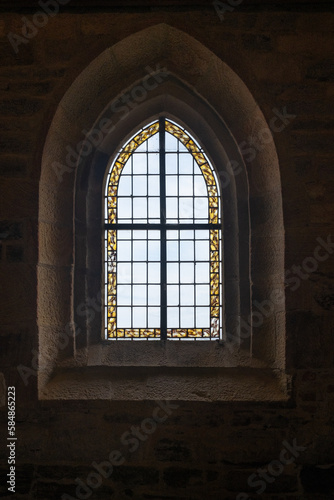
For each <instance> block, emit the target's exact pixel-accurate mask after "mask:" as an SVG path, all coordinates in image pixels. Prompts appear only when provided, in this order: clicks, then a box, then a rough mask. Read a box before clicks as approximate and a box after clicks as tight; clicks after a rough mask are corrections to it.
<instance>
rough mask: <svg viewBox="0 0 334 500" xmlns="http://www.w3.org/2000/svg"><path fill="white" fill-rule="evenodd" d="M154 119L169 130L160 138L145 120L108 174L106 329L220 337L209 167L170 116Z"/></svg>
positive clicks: (120, 334) (215, 212)
mask: <svg viewBox="0 0 334 500" xmlns="http://www.w3.org/2000/svg"><path fill="white" fill-rule="evenodd" d="M161 123H162V124H163V125H162V126H165V130H166V131H168V132H169V133H166V132H164V133H165V140H164V138H161V133H160V138H159V134H158V133H157V132H158V130H159V122H155V123H153V124H151V125H149V126H148V127H147V128H146V129H143V130H142V131H141V132H140V133H139V134H137V136H135V137H134V138H133V139H132V140H130V141H129V143H128V144H127V145H126V146H125V148H123V150H122V151H121V152H120V154H119V156H118V158H117V159H116V161H115V162H114V165H113V168H112V169H111V172H110V175H109V181H108V187H107V196H106V213H107V215H108V219H107V220H106V240H107V244H106V285H107V286H106V288H107V292H106V293H107V301H106V302H107V304H106V316H105V324H106V330H107V334H106V337H107V338H109V339H136V338H137V339H145V338H146V339H157V338H161V337H162V336H163V335H165V336H167V337H168V338H170V339H181V338H183V339H188V340H190V339H203V340H204V339H205V338H207V339H210V338H219V327H220V325H219V317H220V308H221V303H222V300H221V283H220V281H221V280H220V272H221V270H220V259H219V254H220V245H221V241H220V238H221V235H220V233H221V231H220V230H219V229H218V227H219V226H218V224H219V222H220V213H219V210H220V208H219V204H218V189H217V182H216V177H215V173H214V171H213V169H212V168H211V167H210V166H209V163H208V161H207V159H206V157H205V156H204V153H203V152H202V151H201V150H200V149H199V147H198V146H197V145H196V144H195V143H194V141H193V140H192V139H191V138H190V136H189V135H188V134H186V133H185V132H184V131H183V130H182V129H180V128H179V127H178V126H177V125H176V124H174V123H172V122H170V121H167V120H166V121H164V122H163V121H162V120H161V119H160V124H161ZM171 134H173V135H171ZM164 142H165V152H163V154H164V155H165V156H164V161H163V163H161V148H162V146H164ZM189 153H191V154H189ZM161 165H162V167H161ZM160 169H161V170H160ZM162 172H163V173H164V174H165V175H162V178H161V173H162ZM161 179H162V180H163V182H162V181H161V184H160V180H161ZM161 214H163V216H161ZM208 222H209V223H208ZM113 224H115V226H114V228H115V229H112V227H113V226H112V225H113ZM136 224H137V225H138V226H137V228H138V229H136V228H135V227H136V226H135V225H136ZM154 224H156V226H154ZM199 224H200V226H199ZM189 225H190V227H192V228H194V229H190V228H189ZM172 227H173V228H175V227H178V228H180V229H168V228H172ZM212 227H217V229H212ZM154 228H156V229H157V230H154ZM197 228H199V229H197ZM162 256H163V257H164V258H163V259H161V257H162ZM165 275H166V276H165ZM164 283H165V285H164ZM162 289H166V293H162ZM162 302H163V303H162ZM163 310H166V312H167V320H166V326H165V327H163V330H165V333H164V332H163V331H161V324H162V323H164V321H165V320H163V319H162V318H163V317H162V316H161V311H163ZM161 322H162V323H161Z"/></svg>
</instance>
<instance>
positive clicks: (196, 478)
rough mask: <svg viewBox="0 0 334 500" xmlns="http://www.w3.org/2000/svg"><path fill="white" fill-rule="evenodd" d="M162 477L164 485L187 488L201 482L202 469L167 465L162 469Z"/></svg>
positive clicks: (198, 484)
mask: <svg viewBox="0 0 334 500" xmlns="http://www.w3.org/2000/svg"><path fill="white" fill-rule="evenodd" d="M163 479H164V482H165V483H166V485H167V486H169V487H171V488H187V487H191V486H200V485H202V484H203V479H202V471H201V470H200V469H186V468H181V467H169V468H167V469H165V470H164V472H163Z"/></svg>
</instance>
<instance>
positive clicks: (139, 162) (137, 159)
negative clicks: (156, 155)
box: [132, 149, 147, 174]
mask: <svg viewBox="0 0 334 500" xmlns="http://www.w3.org/2000/svg"><path fill="white" fill-rule="evenodd" d="M136 151H138V149H137V150H136ZM132 161H133V164H132V170H133V173H134V174H147V162H146V154H137V153H134V154H133V159H132Z"/></svg>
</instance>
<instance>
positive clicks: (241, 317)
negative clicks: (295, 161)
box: [38, 24, 285, 399]
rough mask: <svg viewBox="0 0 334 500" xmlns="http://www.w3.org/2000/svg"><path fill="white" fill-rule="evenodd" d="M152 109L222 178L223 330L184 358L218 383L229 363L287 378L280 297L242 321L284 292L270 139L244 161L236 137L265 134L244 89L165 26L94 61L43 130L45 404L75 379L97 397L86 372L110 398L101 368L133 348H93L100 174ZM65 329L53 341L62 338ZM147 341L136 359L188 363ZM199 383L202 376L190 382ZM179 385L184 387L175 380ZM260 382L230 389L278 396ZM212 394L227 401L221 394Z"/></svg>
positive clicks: (69, 391) (80, 390)
mask: <svg viewBox="0 0 334 500" xmlns="http://www.w3.org/2000/svg"><path fill="white" fill-rule="evenodd" d="M180 47H182V57H180V54H179V53H180V50H179V49H180ZM148 48H149V49H148ZM157 61H158V64H157ZM185 62H186V63H185ZM188 63H189V64H188ZM149 78H151V79H150V80H149ZM148 82H149V87H151V88H150V89H149V88H148V85H146V86H145V83H146V84H147V83H148ZM154 82H155V83H157V85H155V84H153V83H154ZM218 82H219V84H218ZM138 89H139V90H138ZM140 89H141V90H140ZM131 99H132V100H131ZM161 113H164V114H165V115H166V116H167V117H169V118H170V119H171V120H176V121H177V122H178V123H180V124H181V126H183V127H184V128H186V129H187V130H189V131H190V132H191V133H192V135H193V136H194V137H195V138H196V139H197V140H198V141H199V143H201V144H205V149H206V151H208V154H209V155H210V157H211V159H212V164H213V165H215V167H216V169H217V175H218V176H219V178H220V182H221V185H222V210H223V213H224V216H225V220H224V242H226V243H224V267H225V277H224V294H225V297H224V301H225V311H226V313H225V329H226V332H227V333H228V335H229V336H228V338H225V339H224V342H223V344H224V345H215V346H213V347H211V348H210V349H211V350H208V351H204V350H203V349H202V351H201V352H198V353H197V354H196V355H195V361H194V366H196V367H198V368H200V367H204V366H216V367H217V366H220V367H225V372H224V375H221V377H222V380H224V377H225V378H226V377H227V378H228V377H229V372H228V370H229V368H228V367H230V368H231V367H233V368H235V367H238V366H244V367H245V366H246V367H247V369H249V370H251V371H250V373H251V376H252V377H253V376H257V375H256V374H257V371H256V370H258V369H259V368H260V367H267V368H273V369H276V370H278V372H279V373H280V374H281V375H282V376H283V379H284V374H283V371H284V365H285V335H284V324H285V319H284V301H282V300H281V301H280V303H279V304H278V305H277V304H275V310H274V312H273V314H271V315H270V316H269V317H266V318H263V319H262V324H261V327H258V328H254V327H253V326H252V321H251V319H252V303H253V302H254V300H255V299H256V300H257V302H261V301H263V300H265V299H267V298H268V294H269V296H270V294H271V293H273V292H275V293H276V294H282V293H283V290H284V285H283V283H284V262H283V248H284V233H283V217H282V200H281V187H280V175H279V165H278V160H277V155H276V151H275V147H274V143H273V142H269V143H268V144H266V147H265V148H263V149H262V150H261V151H258V152H257V154H256V155H255V157H254V158H253V159H252V161H247V160H248V159H247V157H246V151H245V149H244V148H242V143H243V141H245V138H246V137H248V135H249V132H250V130H251V129H252V131H253V133H255V134H256V133H257V132H259V131H261V130H263V129H268V126H267V124H266V122H265V119H264V117H263V115H262V113H261V111H260V109H259V108H258V106H257V105H256V102H255V101H254V99H253V98H252V96H251V94H250V92H249V91H248V89H247V87H246V86H245V85H244V83H243V82H242V81H241V80H240V78H239V77H238V76H237V75H236V74H235V73H234V72H233V70H232V69H231V68H229V67H228V66H227V65H226V64H224V63H223V62H222V61H220V60H219V59H218V58H217V57H216V56H215V55H214V54H213V53H211V52H210V51H209V50H208V49H206V48H205V47H204V46H203V45H201V44H200V43H199V42H198V41H196V40H194V39H193V38H192V37H190V36H188V35H186V34H185V33H183V32H181V31H179V30H176V29H175V28H171V27H170V26H167V25H163V24H162V25H157V26H154V27H151V28H148V29H146V30H143V31H141V32H138V33H136V34H133V35H131V36H129V37H128V38H126V39H125V40H123V41H122V42H119V43H118V44H116V45H115V46H114V47H111V48H108V49H106V50H105V51H104V52H103V53H102V54H101V55H100V56H99V57H97V58H96V59H95V60H94V61H92V62H91V63H90V64H89V65H88V66H87V68H86V69H84V70H83V71H82V73H81V74H80V75H79V77H78V78H77V79H76V80H75V81H74V82H73V84H72V85H71V87H70V88H69V89H68V91H67V92H66V94H65V95H64V97H63V99H62V100H61V102H60V103H59V106H58V108H57V111H56V113H55V116H54V118H53V120H52V123H51V126H50V129H49V133H48V136H47V139H46V143H45V147H44V153H43V159H42V168H41V180H40V215H39V217H40V228H39V234H40V251H39V265H38V273H39V279H38V327H39V351H40V366H41V367H42V369H41V370H40V374H39V391H40V397H41V398H47V399H48V398H54V397H60V398H62V397H63V398H71V397H73V384H74V385H75V386H76V387H77V393H76V394H77V396H78V395H80V397H84V398H86V397H96V396H93V392H94V391H93V392H92V391H91V390H90V389H89V387H91V386H90V384H89V383H88V385H87V380H91V378H93V379H94V378H95V379H96V378H97V379H99V380H100V382H101V387H102V386H103V387H104V389H102V388H101V391H100V392H99V396H98V397H101V398H105V397H106V398H109V397H117V396H115V395H113V396H111V392H112V389H111V386H112V384H111V382H106V381H108V380H110V379H109V375H108V367H109V366H113V365H114V363H115V359H120V358H121V359H122V360H123V362H124V365H127V364H131V363H133V358H134V356H135V354H137V355H138V353H134V352H133V347H131V348H129V351H128V352H127V353H120V352H119V350H117V349H118V348H117V349H114V350H110V349H108V348H106V346H105V345H104V344H103V342H102V343H101V336H100V332H101V311H100V305H101V265H102V262H101V257H98V255H101V252H100V254H98V250H99V249H101V245H102V242H101V237H100V231H101V220H102V218H101V215H102V203H101V199H102V197H101V192H102V185H103V182H102V181H103V178H104V175H105V171H106V169H107V166H108V164H109V162H110V159H111V158H112V156H113V154H115V151H117V149H118V148H119V147H120V146H121V145H122V144H124V141H125V140H126V139H128V138H130V137H131V135H133V134H134V132H135V131H136V130H138V128H140V126H142V124H144V123H145V122H147V121H148V120H152V119H154V118H155V117H156V116H159V115H160V114H161ZM83 132H84V133H83ZM259 207H260V210H258V208H259ZM259 213H260V216H259ZM64 248H65V251H64ZM99 294H100V295H99ZM245 325H246V326H245ZM64 332H67V333H66V335H65V340H64V341H63V344H64V346H63V347H62V346H61V344H60V343H59V339H61V338H64ZM65 344H66V345H65ZM224 346H225V349H224ZM152 349H156V348H155V347H153V346H152V347H150V348H149V349H148V350H147V352H146V355H145V356H144V365H145V364H146V365H148V366H152V365H153V366H152V367H154V366H157V365H161V364H162V365H165V366H166V367H168V366H177V367H180V366H187V361H186V359H187V353H185V352H184V351H183V350H182V349H180V351H179V352H178V353H176V355H175V348H174V347H171V346H170V345H166V347H165V351H164V352H161V351H157V350H156V351H153V350H152ZM152 359H153V362H152ZM188 366H189V365H188ZM89 367H90V368H89ZM78 369H80V370H83V373H84V376H83V377H82V378H78V377H77V371H76V370H78ZM101 369H102V372H101ZM65 373H66V377H65V375H64V374H65ZM89 374H90V375H89ZM70 380H72V382H71V384H72V386H71V388H70V387H69V383H70V382H69V381H70ZM273 380H274V379H273ZM202 382H203V381H202V379H201V377H200V376H199V377H198V378H197V379H196V383H198V384H199V385H201V383H202ZM235 382H236V381H235ZM281 382H282V381H280V384H281ZM177 383H178V384H179V385H180V387H182V386H183V381H182V380H181V379H178V382H177ZM216 385H217V384H216ZM283 385H284V383H283ZM93 386H94V384H93ZM218 386H219V384H218ZM269 386H270V389H269V392H268V394H267V395H265V394H262V395H261V396H260V395H259V393H258V391H259V389H258V388H256V387H255V386H254V388H253V390H252V391H251V393H249V388H248V389H247V391H246V392H245V391H244V389H242V388H240V393H238V390H237V394H238V397H240V398H241V399H248V398H250V399H254V398H255V399H256V398H259V399H262V398H264V399H277V398H278V399H280V398H282V397H284V395H283V396H282V393H281V392H280V388H281V385H280V386H279V387H280V388H278V386H277V387H276V386H275V387H276V389H274V386H273V385H272V384H271V385H270V384H269ZM115 387H116V386H114V389H115ZM136 390H138V387H137V388H136V387H134V388H133V392H134V393H135V392H136ZM143 390H144V389H142V391H143ZM145 390H146V389H145ZM231 390H232V389H231ZM235 391H236V388H235V387H234V388H233V390H232V392H233V394H235ZM144 392H145V391H144ZM153 392H154V391H153ZM218 392H219V389H218ZM227 392H228V391H227ZM121 393H122V391H121ZM152 394H153V393H152ZM180 394H181V396H180V399H182V398H183V397H184V398H185V399H189V398H190V399H191V398H193V397H195V396H192V395H187V394H186V393H185V392H184V390H182V389H180ZM120 397H121V398H122V399H123V398H129V399H131V397H132V396H131V394H125V395H124V394H121V396H120ZM133 397H137V396H134V395H133ZM150 397H151V395H150V393H149V394H147V393H146V398H148V399H149V398H150ZM172 397H173V396H172ZM213 397H214V398H217V399H221V398H223V399H224V398H227V399H228V398H229V395H228V394H227V393H224V395H222V394H221V393H220V392H219V394H215V395H214V396H213ZM196 398H197V396H196V397H195V399H196Z"/></svg>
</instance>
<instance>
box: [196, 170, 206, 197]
mask: <svg viewBox="0 0 334 500" xmlns="http://www.w3.org/2000/svg"><path fill="white" fill-rule="evenodd" d="M194 194H195V196H207V195H208V190H207V187H206V183H205V180H204V177H203V175H202V174H201V175H195V177H194Z"/></svg>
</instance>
